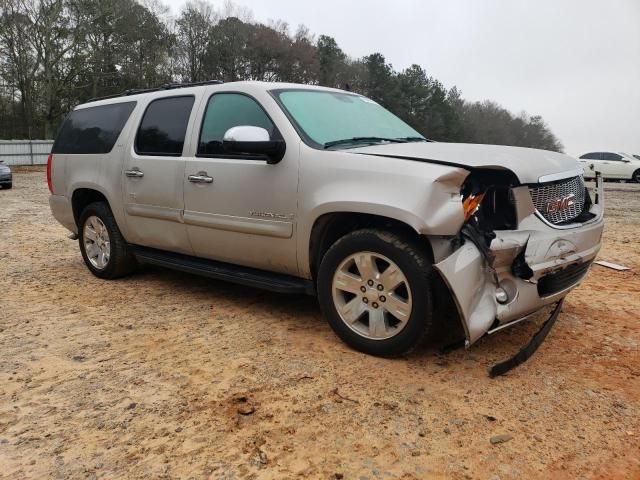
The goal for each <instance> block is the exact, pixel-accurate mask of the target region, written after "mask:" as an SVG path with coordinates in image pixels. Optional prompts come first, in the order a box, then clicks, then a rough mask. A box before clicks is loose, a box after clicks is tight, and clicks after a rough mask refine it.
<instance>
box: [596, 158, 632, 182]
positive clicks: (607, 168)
mask: <svg viewBox="0 0 640 480" xmlns="http://www.w3.org/2000/svg"><path fill="white" fill-rule="evenodd" d="M628 165H629V163H628V162H626V161H625V160H624V157H623V156H622V155H619V154H617V153H611V152H607V153H603V155H602V171H603V172H606V175H605V177H607V178H626V179H630V178H631V174H630V173H629V172H628V170H629V167H628Z"/></svg>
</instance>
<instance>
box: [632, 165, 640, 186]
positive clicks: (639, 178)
mask: <svg viewBox="0 0 640 480" xmlns="http://www.w3.org/2000/svg"><path fill="white" fill-rule="evenodd" d="M631 181H632V182H635V183H640V168H639V169H638V170H636V171H635V172H633V175H631Z"/></svg>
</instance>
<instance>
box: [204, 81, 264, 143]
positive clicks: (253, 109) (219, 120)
mask: <svg viewBox="0 0 640 480" xmlns="http://www.w3.org/2000/svg"><path fill="white" fill-rule="evenodd" d="M239 126H252V127H262V128H264V129H265V130H266V131H267V132H269V137H271V138H274V135H275V134H276V129H275V126H274V124H273V122H271V120H270V119H269V117H268V116H267V114H266V113H265V112H264V110H263V109H262V107H261V106H260V105H259V104H258V102H256V101H255V100H254V99H253V98H251V97H247V96H246V95H241V94H239V93H218V94H215V95H212V96H211V98H210V99H209V104H208V105H207V110H206V113H205V115H204V120H203V122H202V129H201V131H200V141H199V142H198V153H199V154H201V155H222V154H225V151H224V150H223V148H222V137H224V134H225V132H226V131H227V130H229V129H230V128H232V127H239Z"/></svg>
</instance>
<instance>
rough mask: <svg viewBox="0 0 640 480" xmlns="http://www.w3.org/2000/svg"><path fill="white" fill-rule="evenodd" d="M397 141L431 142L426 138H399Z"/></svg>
mask: <svg viewBox="0 0 640 480" xmlns="http://www.w3.org/2000/svg"><path fill="white" fill-rule="evenodd" d="M397 140H404V141H405V142H431V141H432V140H429V139H428V138H424V137H401V138H398V139H397Z"/></svg>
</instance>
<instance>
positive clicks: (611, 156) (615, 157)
mask: <svg viewBox="0 0 640 480" xmlns="http://www.w3.org/2000/svg"><path fill="white" fill-rule="evenodd" d="M602 159H603V160H609V161H612V162H619V161H620V160H622V155H618V154H617V153H610V152H605V153H603V154H602Z"/></svg>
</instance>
